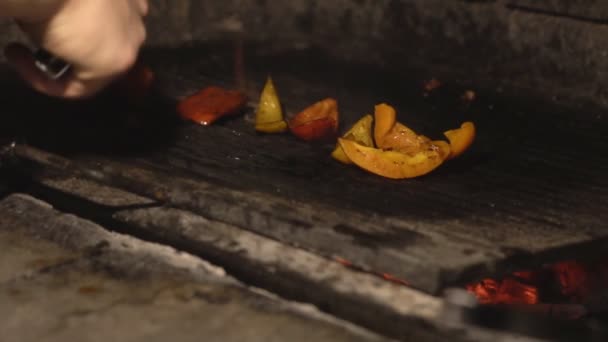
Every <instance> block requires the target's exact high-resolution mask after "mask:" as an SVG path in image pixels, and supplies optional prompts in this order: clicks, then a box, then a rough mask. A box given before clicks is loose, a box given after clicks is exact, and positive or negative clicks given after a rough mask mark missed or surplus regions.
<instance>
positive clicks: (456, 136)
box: [443, 121, 476, 159]
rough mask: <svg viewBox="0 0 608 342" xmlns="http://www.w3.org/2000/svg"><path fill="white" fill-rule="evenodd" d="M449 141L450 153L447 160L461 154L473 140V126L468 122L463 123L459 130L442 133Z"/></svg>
mask: <svg viewBox="0 0 608 342" xmlns="http://www.w3.org/2000/svg"><path fill="white" fill-rule="evenodd" d="M443 134H444V135H445V136H446V137H447V138H448V140H449V141H450V148H451V153H450V156H449V159H453V158H456V157H458V156H460V155H461V154H463V153H464V152H465V151H466V150H467V149H468V148H469V147H470V146H471V145H472V144H473V141H474V140H475V134H476V132H475V124H473V123H472V122H470V121H467V122H465V123H463V124H462V125H461V126H460V128H456V129H452V130H449V131H447V132H445V133H443Z"/></svg>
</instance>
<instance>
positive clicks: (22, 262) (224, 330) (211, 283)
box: [0, 195, 382, 341]
mask: <svg viewBox="0 0 608 342" xmlns="http://www.w3.org/2000/svg"><path fill="white" fill-rule="evenodd" d="M0 213H1V214H0V217H1V218H0V257H1V258H0V303H2V305H0V315H1V316H2V317H4V319H3V320H2V322H1V323H0V334H1V336H2V340H3V341H42V340H43V341H166V340H175V341H200V340H206V341H243V340H247V341H286V340H288V341H307V340H310V339H312V340H315V341H316V340H319V341H372V340H374V341H378V340H382V339H381V338H380V337H378V336H375V335H372V334H370V333H368V332H365V331H363V330H362V329H360V328H356V327H353V326H351V325H349V324H347V323H344V322H341V321H339V320H336V319H333V318H330V317H329V316H326V315H323V314H321V313H319V312H318V311H316V310H315V309H313V308H311V307H309V306H306V305H301V304H296V303H289V302H285V301H282V300H280V299H277V298H274V297H272V296H269V295H266V294H263V293H262V292H253V291H252V290H250V289H248V288H246V287H244V286H242V285H240V284H239V283H238V282H236V281H235V280H234V279H232V278H231V277H229V276H226V275H225V273H224V272H223V270H222V269H220V268H217V267H215V266H212V265H210V264H208V263H206V262H204V261H202V260H200V259H198V258H196V257H194V256H192V255H189V254H185V253H180V252H177V251H175V250H174V249H172V248H169V247H164V246H160V245H157V244H152V243H147V242H143V241H141V240H138V239H135V238H131V237H128V236H124V235H120V234H116V233H110V232H108V231H105V230H104V229H102V228H100V227H99V226H97V225H95V224H93V223H91V222H89V221H86V220H83V219H80V218H77V217H75V216H72V215H66V214H62V213H60V212H57V211H55V210H54V209H52V208H51V207H50V206H48V205H46V204H44V203H42V202H40V201H37V200H34V199H33V198H31V197H27V196H23V195H11V196H9V197H8V198H6V199H4V200H2V201H1V202H0Z"/></svg>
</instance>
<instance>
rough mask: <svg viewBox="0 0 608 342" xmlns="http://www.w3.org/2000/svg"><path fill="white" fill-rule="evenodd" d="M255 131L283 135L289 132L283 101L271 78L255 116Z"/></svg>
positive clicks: (263, 91) (268, 80) (265, 87)
mask: <svg viewBox="0 0 608 342" xmlns="http://www.w3.org/2000/svg"><path fill="white" fill-rule="evenodd" d="M255 130H256V131H258V132H263V133H281V132H285V131H286V130H287V123H286V122H285V120H284V119H283V108H282V107H281V101H280V100H279V95H278V94H277V90H276V88H275V87H274V82H273V81H272V78H270V77H268V79H267V80H266V84H265V85H264V90H262V95H261V96H260V105H259V107H258V111H257V112H256V115H255Z"/></svg>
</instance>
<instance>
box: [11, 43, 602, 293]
mask: <svg viewBox="0 0 608 342" xmlns="http://www.w3.org/2000/svg"><path fill="white" fill-rule="evenodd" d="M247 51H248V59H247V61H248V62H247V63H248V67H249V68H248V79H247V82H248V83H247V84H248V85H247V88H246V90H247V92H248V93H249V95H250V96H251V98H252V99H253V102H252V105H255V100H256V97H257V94H258V92H259V90H260V89H261V86H262V84H263V80H264V78H265V77H266V75H267V74H272V75H273V77H274V78H275V80H276V83H277V86H278V88H279V91H280V94H281V96H282V99H283V102H284V103H285V104H286V107H287V108H288V112H289V113H294V112H297V111H299V110H300V109H302V108H304V107H305V106H306V105H308V104H310V103H312V102H314V101H316V100H319V99H321V98H323V97H326V96H335V97H336V98H337V99H338V100H339V102H340V108H341V115H342V122H343V127H346V126H348V125H349V124H352V123H353V122H354V121H355V120H356V119H357V118H359V117H360V116H362V115H363V114H365V113H367V112H370V111H371V110H373V105H374V104H376V103H378V102H381V101H387V102H389V103H392V104H394V105H395V106H396V107H397V108H398V110H399V113H400V115H399V119H400V120H401V121H403V122H404V123H406V124H408V125H410V126H411V127H413V128H414V129H416V130H419V131H421V132H424V133H425V134H427V135H430V136H431V137H436V138H439V137H440V136H441V134H440V132H442V131H443V130H445V129H447V128H453V127H457V126H458V125H459V124H460V122H461V121H463V120H465V119H467V120H473V121H475V122H476V124H477V126H478V131H479V134H478V139H477V141H476V143H475V145H474V147H473V149H472V150H471V151H470V152H469V153H468V154H467V155H465V156H464V157H462V158H461V159H459V160H456V161H453V162H450V163H448V164H446V165H445V166H442V167H441V168H440V169H439V170H437V171H436V172H434V173H432V174H431V175H429V176H426V177H423V178H420V179H414V180H403V181H391V180H387V179H382V178H380V177H377V176H374V175H371V174H367V173H365V172H363V171H361V170H359V169H357V168H355V167H346V166H343V165H341V164H339V163H336V162H334V161H333V160H331V159H330V158H329V156H328V155H329V152H330V151H331V149H332V147H333V146H331V145H328V146H316V145H310V144H306V143H303V142H299V141H297V140H296V139H295V138H293V137H291V136H289V135H280V136H269V135H257V134H255V133H254V132H253V129H252V121H251V120H252V112H251V111H249V112H248V113H246V114H245V117H244V118H243V117H236V118H233V119H231V120H226V121H224V122H222V123H219V124H218V125H215V126H212V127H200V126H197V125H194V124H188V123H183V122H179V121H178V120H176V119H175V113H174V111H173V106H174V102H175V99H179V98H181V97H183V96H185V95H187V94H189V93H191V92H193V91H195V90H196V89H198V88H200V87H203V86H205V85H209V84H224V85H231V84H232V79H231V78H230V77H229V75H232V73H233V70H232V65H233V63H232V53H233V51H232V50H231V49H230V48H226V47H225V46H222V45H217V46H212V47H210V48H209V47H208V48H189V49H182V50H171V49H167V50H154V51H149V53H148V54H147V56H146V58H145V60H146V63H148V64H149V65H151V66H152V67H153V68H154V69H155V70H156V72H157V73H158V76H159V81H158V86H159V91H160V93H161V94H163V95H165V96H164V97H163V96H157V97H155V98H151V99H148V102H147V103H145V104H144V105H143V107H142V106H140V107H137V106H136V107H127V106H126V105H125V104H124V103H123V102H121V101H115V100H116V99H113V98H110V97H105V98H104V97H101V98H99V99H98V100H94V101H93V102H84V103H74V104H66V103H60V102H57V101H51V100H45V99H43V98H41V97H36V96H34V95H32V94H31V93H29V92H27V91H25V90H24V89H23V88H20V87H18V86H15V85H14V84H12V85H10V86H9V85H7V86H6V89H7V91H6V92H4V94H3V95H4V97H5V99H4V103H5V106H6V107H5V108H6V112H7V113H8V114H11V113H12V114H14V115H15V117H16V120H15V122H12V123H9V122H8V121H7V124H6V125H5V126H4V127H3V129H4V130H5V131H6V132H5V133H6V134H9V135H10V134H15V132H18V133H17V134H18V135H20V137H21V138H22V139H23V140H25V141H26V142H29V143H31V144H33V145H36V146H40V147H43V148H45V149H49V150H51V151H54V152H56V153H60V154H63V155H65V156H68V157H70V158H72V159H74V160H79V161H80V162H82V163H84V165H86V166H87V167H88V168H89V169H91V168H92V169H93V171H95V170H97V171H102V173H103V171H107V172H109V173H116V174H119V175H122V176H123V177H122V178H121V184H122V185H124V186H127V187H131V188H132V189H130V190H137V191H139V192H140V193H142V192H143V193H144V194H146V195H148V196H151V197H154V196H155V194H161V195H162V196H161V197H163V196H164V197H166V198H165V199H168V201H169V204H170V205H172V206H177V207H180V208H185V209H189V210H192V211H194V212H196V213H198V214H201V215H203V216H205V217H208V218H211V219H213V220H216V221H221V222H226V223H229V224H232V225H236V226H239V227H241V228H244V229H248V230H251V231H254V232H256V233H258V234H261V235H264V236H267V237H271V238H274V239H277V240H280V241H282V242H285V243H288V244H292V245H294V246H299V247H301V248H304V249H307V250H309V251H313V252H315V253H318V254H321V255H324V256H328V257H341V258H344V259H347V260H349V261H351V262H353V263H354V264H356V265H357V266H360V267H363V268H364V269H366V270H370V271H375V272H381V273H390V274H393V275H395V276H397V277H399V278H402V279H405V280H407V281H408V282H409V283H410V284H412V285H413V286H414V287H417V288H420V289H423V290H425V291H428V292H430V293H436V292H438V291H440V290H441V289H442V288H444V287H446V286H448V285H450V284H459V283H462V282H464V281H468V280H472V279H473V278H475V277H477V276H481V275H484V274H488V273H493V272H499V271H505V270H506V266H507V265H508V266H509V267H511V268H517V267H523V266H524V265H525V267H526V268H528V267H530V266H531V265H535V264H539V263H542V262H546V261H551V260H556V259H564V258H574V257H585V256H594V255H595V254H597V253H601V252H602V250H603V249H604V248H605V245H606V236H607V235H608V227H606V225H605V221H606V195H607V192H606V186H607V183H606V178H605V171H606V165H607V164H606V154H605V153H604V151H605V147H606V145H607V141H606V138H605V135H604V133H603V132H605V130H606V128H607V127H606V126H607V125H608V121H607V120H605V118H603V117H602V115H598V114H596V113H597V112H596V111H595V110H594V109H593V108H590V109H589V110H580V111H579V110H577V109H572V108H566V107H558V106H555V105H552V104H551V103H546V102H542V101H539V100H537V99H536V98H533V97H532V98H527V97H525V96H521V95H520V96H518V97H513V96H511V95H510V94H496V93H494V92H491V91H485V90H484V89H477V90H478V94H479V100H478V101H476V102H474V103H473V104H472V105H471V106H463V105H462V104H461V102H460V95H461V94H462V92H463V91H464V90H465V89H466V88H463V87H460V86H459V85H458V84H448V85H446V86H445V87H443V88H441V89H439V90H438V91H437V92H436V93H433V94H431V95H430V96H429V97H424V96H422V94H421V92H422V91H421V83H422V81H423V80H424V79H426V78H428V77H429V75H424V74H420V72H417V71H416V70H412V71H411V72H410V73H408V74H395V73H389V72H388V71H386V70H382V69H367V68H365V67H364V66H359V65H349V64H343V63H340V62H337V61H332V60H331V59H330V58H326V57H325V56H323V55H322V53H320V52H319V51H316V50H313V51H299V52H294V53H284V54H279V55H277V54H276V53H274V52H272V50H268V49H266V48H265V47H264V46H250V47H248V50H247ZM573 111H576V115H574V116H573V115H572V112H573ZM34 123H35V124H34ZM111 180H112V177H109V178H108V179H106V181H111ZM133 188H137V189H133ZM161 199H162V198H161Z"/></svg>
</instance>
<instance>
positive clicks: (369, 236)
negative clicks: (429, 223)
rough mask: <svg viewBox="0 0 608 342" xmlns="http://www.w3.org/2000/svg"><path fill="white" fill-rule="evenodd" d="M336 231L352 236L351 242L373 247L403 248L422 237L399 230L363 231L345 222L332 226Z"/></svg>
mask: <svg viewBox="0 0 608 342" xmlns="http://www.w3.org/2000/svg"><path fill="white" fill-rule="evenodd" d="M333 230H334V231H335V232H336V233H339V234H343V235H348V236H350V237H352V238H353V242H354V243H356V244H358V245H360V246H365V247H369V248H373V249H377V248H380V247H382V246H388V247H395V248H403V247H406V246H409V245H413V244H416V243H418V242H420V240H422V239H423V238H424V236H423V235H420V234H418V233H416V232H412V231H406V230H400V231H398V232H397V231H394V232H393V231H386V232H365V231H362V230H360V229H358V228H355V227H352V226H349V225H347V224H337V225H335V226H334V227H333Z"/></svg>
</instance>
